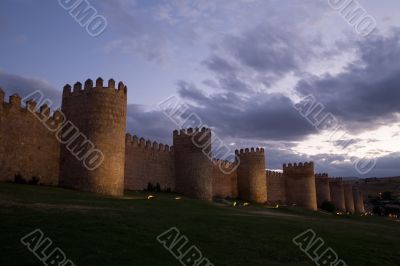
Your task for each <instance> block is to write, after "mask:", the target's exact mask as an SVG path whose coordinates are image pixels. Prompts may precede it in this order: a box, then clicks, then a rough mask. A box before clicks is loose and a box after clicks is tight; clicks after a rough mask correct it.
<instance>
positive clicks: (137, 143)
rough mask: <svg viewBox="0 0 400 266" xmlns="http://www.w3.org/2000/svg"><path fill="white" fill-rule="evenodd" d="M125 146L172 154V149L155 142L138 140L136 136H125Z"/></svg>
mask: <svg viewBox="0 0 400 266" xmlns="http://www.w3.org/2000/svg"><path fill="white" fill-rule="evenodd" d="M125 144H126V145H132V146H133V147H139V148H143V149H147V150H150V149H151V150H156V151H162V152H173V151H174V147H173V146H171V147H170V146H169V145H166V144H162V143H158V142H157V141H151V140H146V139H144V138H138V137H137V136H136V135H133V136H132V135H131V134H129V133H128V134H126V135H125Z"/></svg>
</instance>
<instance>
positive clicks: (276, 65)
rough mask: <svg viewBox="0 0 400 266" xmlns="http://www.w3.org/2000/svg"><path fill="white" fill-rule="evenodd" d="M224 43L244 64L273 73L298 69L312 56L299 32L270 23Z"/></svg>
mask: <svg viewBox="0 0 400 266" xmlns="http://www.w3.org/2000/svg"><path fill="white" fill-rule="evenodd" d="M224 45H225V47H227V48H228V49H229V50H230V52H231V53H232V55H233V56H234V57H235V58H237V59H238V61H239V62H240V63H241V64H243V65H245V66H247V67H250V68H252V69H253V70H256V71H261V72H266V73H270V74H274V75H283V74H285V73H286V72H289V71H292V70H296V69H298V68H299V67H300V65H302V63H303V62H304V61H305V60H306V59H307V58H310V54H309V52H310V50H311V49H306V47H305V46H304V43H303V41H302V40H300V39H299V38H297V34H294V33H293V32H290V31H288V30H283V29H281V28H280V27H268V26H258V27H256V28H254V29H253V30H250V31H248V32H245V33H244V34H242V35H240V36H228V37H227V38H226V39H225V41H224ZM307 55H308V56H307Z"/></svg>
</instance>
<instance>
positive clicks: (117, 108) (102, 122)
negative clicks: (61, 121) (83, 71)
mask: <svg viewBox="0 0 400 266" xmlns="http://www.w3.org/2000/svg"><path fill="white" fill-rule="evenodd" d="M126 94H127V88H126V86H125V85H124V84H123V83H122V82H120V83H119V84H118V88H115V81H114V80H112V79H111V80H109V82H108V86H107V87H103V80H102V79H101V78H98V79H97V80H96V85H95V86H93V81H92V80H90V79H89V80H87V81H86V82H85V86H84V88H83V89H82V84H81V83H79V82H78V83H76V84H75V85H74V88H73V91H71V86H70V85H66V86H65V87H64V91H63V99H62V112H63V113H64V114H65V116H66V118H67V120H68V121H70V122H72V124H73V125H74V126H75V127H77V129H78V130H79V132H80V133H81V135H79V136H78V137H76V138H75V139H74V141H73V142H71V143H69V144H68V147H66V146H65V145H62V146H61V167H60V168H61V171H60V185H61V186H65V187H69V188H74V189H78V190H82V191H88V192H96V193H101V194H107V195H114V196H122V195H123V193H124V166H125V129H126V109H127V96H126ZM70 125H71V124H69V126H68V127H67V126H66V127H63V131H62V134H63V141H65V142H66V141H67V140H71V139H73V137H72V135H73V134H75V133H74V130H72V131H71V128H72V127H71V126H70ZM83 136H85V137H86V138H87V139H88V140H89V141H91V142H92V143H93V144H94V147H95V148H96V149H97V151H98V152H97V153H92V154H93V155H94V157H92V156H90V157H86V158H85V159H84V160H83V161H80V160H78V159H77V158H76V156H75V155H73V154H72V153H71V152H70V151H69V150H71V149H73V150H74V151H75V152H77V154H78V153H79V156H81V155H82V156H84V157H85V156H86V155H85V154H87V153H88V149H89V148H90V145H89V144H88V142H86V141H85V139H84V137H83ZM102 155H103V156H104V157H102ZM101 158H104V160H103V161H102V163H101V164H100V166H99V167H96V160H99V161H100V160H101ZM88 166H89V167H88ZM91 168H94V169H91Z"/></svg>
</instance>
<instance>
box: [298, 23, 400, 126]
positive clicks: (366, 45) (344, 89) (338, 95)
mask: <svg viewBox="0 0 400 266" xmlns="http://www.w3.org/2000/svg"><path fill="white" fill-rule="evenodd" d="M399 33H400V31H399V29H396V30H393V34H392V35H390V36H389V37H384V36H381V35H374V36H371V37H369V38H367V39H363V40H362V41H359V42H358V43H357V51H358V53H359V59H358V60H357V61H355V62H353V63H352V64H350V65H349V66H348V67H347V68H346V69H345V71H344V72H343V73H341V74H339V75H337V76H331V75H325V76H323V77H315V76H314V77H308V78H305V79H303V80H302V81H300V82H299V83H298V85H297V87H296V90H297V91H298V92H299V93H300V94H302V95H308V94H312V95H314V96H315V97H316V99H317V101H319V102H321V103H323V104H324V105H325V106H326V108H327V110H328V111H330V112H332V113H333V114H334V115H335V116H337V117H338V118H340V120H341V121H342V122H343V123H344V124H345V125H347V128H348V129H350V130H352V129H353V130H361V129H368V128H372V127H378V126H381V125H383V124H385V123H390V122H393V121H395V120H394V119H395V117H394V116H393V114H394V113H396V112H400V104H399V99H400V35H399Z"/></svg>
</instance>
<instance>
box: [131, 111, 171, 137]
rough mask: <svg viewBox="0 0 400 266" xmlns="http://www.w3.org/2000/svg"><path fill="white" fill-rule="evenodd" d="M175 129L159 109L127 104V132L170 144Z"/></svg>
mask: <svg viewBox="0 0 400 266" xmlns="http://www.w3.org/2000/svg"><path fill="white" fill-rule="evenodd" d="M175 129H176V126H175V125H174V124H173V123H172V121H171V120H169V119H168V118H167V117H166V116H165V115H164V114H163V113H162V112H161V111H158V110H145V109H144V108H143V106H141V105H137V104H128V113H127V132H128V133H130V134H132V135H137V136H138V137H139V138H140V137H143V138H145V139H150V140H152V141H157V142H158V143H163V144H168V145H171V144H172V132H173V130H175Z"/></svg>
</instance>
